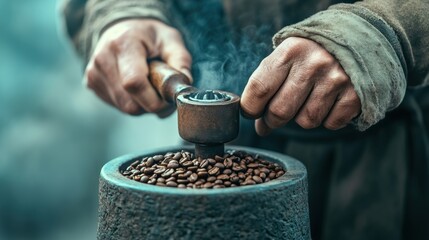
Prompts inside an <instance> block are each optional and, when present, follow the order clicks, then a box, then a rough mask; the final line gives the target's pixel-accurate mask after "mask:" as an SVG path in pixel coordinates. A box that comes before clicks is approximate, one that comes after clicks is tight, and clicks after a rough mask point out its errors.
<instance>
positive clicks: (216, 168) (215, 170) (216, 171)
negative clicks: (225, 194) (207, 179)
mask: <svg viewBox="0 0 429 240" xmlns="http://www.w3.org/2000/svg"><path fill="white" fill-rule="evenodd" d="M208 173H209V174H210V175H216V174H218V173H219V168H218V167H213V168H212V169H210V170H209V171H208Z"/></svg>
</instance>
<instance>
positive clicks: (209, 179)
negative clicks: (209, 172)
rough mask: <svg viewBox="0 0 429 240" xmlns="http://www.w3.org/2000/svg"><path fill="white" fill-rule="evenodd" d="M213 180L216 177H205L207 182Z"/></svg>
mask: <svg viewBox="0 0 429 240" xmlns="http://www.w3.org/2000/svg"><path fill="white" fill-rule="evenodd" d="M214 181H216V177H213V176H211V177H208V178H207V182H214Z"/></svg>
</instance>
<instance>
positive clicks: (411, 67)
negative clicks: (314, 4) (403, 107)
mask: <svg viewBox="0 0 429 240" xmlns="http://www.w3.org/2000/svg"><path fill="white" fill-rule="evenodd" d="M428 11H429V4H428V3H424V1H407V2H403V1H396V0H384V1H375V0H370V1H364V2H358V3H355V4H338V5H334V6H332V7H331V8H329V9H328V10H326V11H323V12H320V13H318V14H315V15H313V16H312V17H310V18H308V19H306V20H304V21H302V22H300V23H297V24H295V25H292V26H287V27H285V28H283V29H282V30H281V31H279V32H278V33H277V34H276V35H275V36H274V38H273V42H274V46H275V47H276V50H275V51H274V52H273V53H275V52H279V51H286V53H288V52H290V51H291V49H292V48H290V47H285V45H286V43H287V42H288V41H290V40H288V39H291V38H293V37H301V38H306V39H310V40H312V41H313V42H316V43H318V44H319V45H320V46H321V47H323V48H324V49H325V50H327V51H328V52H329V53H330V54H331V56H333V57H335V59H336V60H337V62H338V63H340V64H341V66H342V69H343V70H344V72H345V73H346V75H347V77H348V78H349V80H350V82H351V83H352V86H353V89H354V92H355V93H356V94H357V95H358V97H359V100H360V105H361V107H360V110H361V112H360V114H359V116H358V118H357V119H355V120H354V121H353V122H354V123H355V124H356V125H357V127H358V129H359V130H365V129H367V128H368V127H370V126H372V125H374V124H376V123H377V122H378V121H380V120H381V119H382V118H384V116H385V113H386V112H387V111H389V110H392V109H394V108H396V107H397V106H398V105H399V104H400V102H401V101H402V99H403V97H404V95H405V91H406V87H407V85H408V86H422V85H426V84H428V80H429V76H428V69H429V56H428V55H427V54H426V55H425V52H426V51H425V48H426V49H427V46H428V43H429V28H427V27H426V26H427V25H428V24H429V20H427V19H425V13H426V12H428ZM279 48H280V49H279ZM277 49H279V50H277ZM296 52H298V53H296ZM302 52H303V51H302V50H296V49H295V55H297V56H302V55H303V54H302ZM289 55H293V54H289ZM318 55H319V56H314V54H307V57H309V56H310V57H312V59H314V58H316V59H317V58H319V60H318V61H322V62H323V59H322V58H321V57H320V54H318ZM323 58H326V56H325V57H323ZM307 62H308V61H303V62H302V64H304V65H306V64H307ZM313 68H314V67H313ZM316 68H319V69H329V68H326V67H325V68H323V67H322V65H321V64H319V65H317V66H316ZM327 71H329V72H331V73H332V72H334V73H335V71H331V70H327ZM340 75H341V74H340ZM319 76H320V74H319ZM341 76H343V77H344V75H341ZM315 77H316V76H314V77H313V79H311V80H312V81H316V84H315V85H313V86H315V88H314V89H313V92H314V90H318V91H325V90H323V89H320V88H318V87H317V86H318V85H317V83H318V80H315V79H314V78H315ZM326 77H328V78H330V77H329V76H328V75H326ZM288 79H289V77H288ZM331 80H332V81H331V84H330V85H331V86H335V85H337V84H336V81H335V79H332V77H331ZM321 81H322V82H323V80H321ZM319 82H320V81H319ZM249 83H251V81H250V82H249ZM319 85H320V84H319ZM247 91H249V92H252V94H254V93H253V92H254V91H258V90H254V88H251V87H249V88H248V89H247ZM344 91H349V90H343V92H344ZM245 92H246V90H245ZM325 93H326V91H325ZM331 93H333V92H331ZM284 95H285V96H291V95H293V93H292V92H287V93H285V94H284ZM325 95H329V94H325ZM310 96H311V95H310ZM340 96H341V94H340ZM343 96H344V94H343ZM320 98H321V99H323V97H320ZM352 98H354V97H352ZM243 102H244V103H246V99H244V101H243ZM336 102H337V103H338V102H341V97H340V98H338V99H337V100H336ZM348 102H349V103H352V102H353V101H348ZM354 102H356V101H354ZM298 105H299V104H298ZM343 105H346V104H345V103H344V104H343ZM349 105H350V106H356V105H357V103H354V104H349ZM350 106H349V107H343V109H344V111H346V110H347V109H350V108H351V107H350ZM245 107H246V106H245ZM294 107H295V108H300V107H301V105H299V106H294ZM331 107H332V109H331V110H330V111H331V112H332V111H334V110H335V104H334V105H330V104H328V106H327V107H325V108H324V107H323V106H319V108H318V110H319V112H320V109H322V110H323V111H321V112H324V110H326V109H327V108H331ZM301 108H303V109H309V108H308V107H306V105H305V104H303V106H302V107H301ZM249 109H250V110H252V109H251V108H249ZM310 109H311V108H310ZM314 110H317V108H316V109H314V107H313V111H307V112H309V113H302V114H299V113H298V114H297V113H286V116H283V119H286V120H287V119H291V118H292V117H294V116H295V115H297V116H298V117H299V116H300V115H301V117H300V118H298V119H296V118H295V120H296V121H297V122H298V124H300V123H301V124H300V125H301V126H302V125H310V126H311V127H315V126H318V124H317V121H322V120H323V119H324V118H325V116H317V113H316V114H315V115H316V116H312V115H314ZM276 111H277V112H279V111H278V110H276ZM267 112H270V106H268V111H267ZM280 112H281V111H280ZM355 114H356V112H355V111H351V112H350V113H348V114H347V115H348V116H344V115H343V116H340V117H336V119H335V118H334V119H332V117H329V115H331V116H332V114H328V117H327V119H325V127H328V128H331V129H336V128H338V127H341V126H344V123H347V122H346V121H349V122H350V121H351V119H352V118H353V115H355ZM302 115H304V117H302ZM337 115H338V114H337ZM321 118H322V120H320V119H321ZM270 119H272V117H270V116H268V117H267V116H264V118H263V120H267V121H263V123H264V124H265V125H268V128H275V127H278V125H279V124H274V125H273V124H272V123H271V122H272V121H271V120H270ZM302 119H306V120H302ZM314 119H316V124H302V123H303V122H312V120H314ZM270 121H271V122H270ZM326 121H328V124H326ZM284 122H285V121H283V122H282V123H284ZM313 122H314V121H313ZM267 123H268V124H267ZM333 123H334V124H333ZM319 124H320V123H319ZM332 124H333V126H332ZM270 125H271V126H270Z"/></svg>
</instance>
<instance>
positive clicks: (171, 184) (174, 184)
mask: <svg viewBox="0 0 429 240" xmlns="http://www.w3.org/2000/svg"><path fill="white" fill-rule="evenodd" d="M166 185H167V186H168V187H177V183H176V182H173V181H169V182H167V184H166Z"/></svg>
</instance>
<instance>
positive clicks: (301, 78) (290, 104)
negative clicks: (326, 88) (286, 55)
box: [263, 65, 319, 129]
mask: <svg viewBox="0 0 429 240" xmlns="http://www.w3.org/2000/svg"><path fill="white" fill-rule="evenodd" d="M305 68H306V67H305V66H301V65H294V66H292V68H291V70H290V73H289V76H288V78H287V79H286V81H285V83H284V84H283V85H282V87H281V89H280V90H279V91H278V92H277V93H276V95H275V96H274V97H273V99H272V100H271V102H270V103H269V105H268V107H267V111H266V113H265V114H264V117H263V119H264V121H265V124H266V125H267V126H268V127H270V128H272V129H274V128H278V127H281V126H283V125H285V124H286V123H287V122H289V121H290V120H291V119H292V118H293V117H294V116H295V115H296V113H297V112H298V111H299V109H300V108H301V106H302V105H303V104H304V102H305V100H306V99H307V97H308V95H309V94H310V92H311V90H312V88H313V85H314V82H315V81H317V79H318V78H319V77H318V74H317V73H318V72H317V69H312V68H311V67H308V68H309V69H305Z"/></svg>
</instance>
